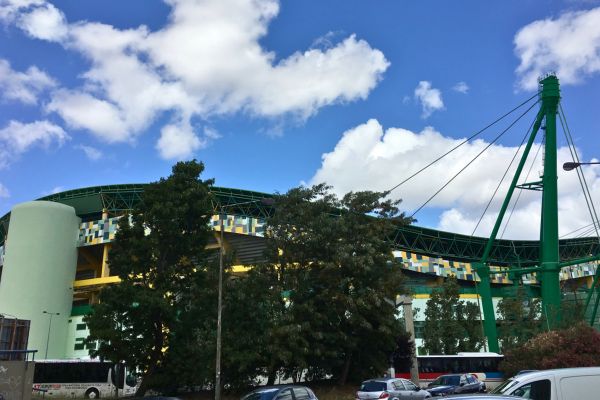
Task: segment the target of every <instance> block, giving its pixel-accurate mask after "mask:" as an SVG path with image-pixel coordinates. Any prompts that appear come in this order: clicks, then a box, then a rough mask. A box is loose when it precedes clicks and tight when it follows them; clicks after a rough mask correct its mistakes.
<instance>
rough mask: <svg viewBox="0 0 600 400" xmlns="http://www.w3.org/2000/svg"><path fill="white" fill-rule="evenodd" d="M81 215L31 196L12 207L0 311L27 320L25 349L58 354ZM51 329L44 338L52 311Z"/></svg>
mask: <svg viewBox="0 0 600 400" xmlns="http://www.w3.org/2000/svg"><path fill="white" fill-rule="evenodd" d="M79 222H80V220H79V218H78V217H77V216H76V215H75V209H73V208H72V207H69V206H66V205H64V204H59V203H53V202H46V201H32V202H28V203H23V204H20V205H18V206H16V207H14V208H13V209H12V211H11V216H10V226H9V231H8V236H7V241H6V254H5V259H4V267H3V276H2V280H1V281H0V312H4V313H7V314H12V315H15V316H17V317H18V318H21V319H26V320H31V327H30V334H29V349H32V350H38V354H37V358H38V359H39V358H45V355H46V350H48V358H61V357H63V352H64V348H65V341H66V337H67V321H68V319H69V317H70V314H71V305H72V299H73V289H72V286H73V280H74V278H75V269H76V266H77V247H76V246H77V235H78V233H79ZM43 311H48V312H51V313H59V315H53V316H52V329H51V331H50V335H49V340H48V328H49V326H50V314H47V313H46V314H45V313H43Z"/></svg>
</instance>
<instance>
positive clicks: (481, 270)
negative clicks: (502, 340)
mask: <svg viewBox="0 0 600 400" xmlns="http://www.w3.org/2000/svg"><path fill="white" fill-rule="evenodd" d="M473 265H474V266H475V272H477V275H478V276H479V280H480V282H481V283H480V286H479V293H480V295H481V306H482V308H483V331H484V334H485V336H486V338H487V341H488V349H489V351H491V352H494V353H499V352H500V346H499V344H498V333H497V331H496V316H495V314H494V302H493V300H492V288H491V285H490V267H489V265H487V264H485V263H473Z"/></svg>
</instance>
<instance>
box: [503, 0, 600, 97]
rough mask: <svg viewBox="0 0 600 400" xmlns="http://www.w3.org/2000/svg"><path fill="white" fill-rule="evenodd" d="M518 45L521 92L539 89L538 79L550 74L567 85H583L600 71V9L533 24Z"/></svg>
mask: <svg viewBox="0 0 600 400" xmlns="http://www.w3.org/2000/svg"><path fill="white" fill-rule="evenodd" d="M514 43H515V53H516V55H517V56H518V57H519V58H520V60H521V62H520V64H519V66H518V67H517V70H516V72H517V75H518V78H519V80H518V86H519V87H520V88H521V89H524V90H535V89H537V85H538V84H537V79H538V78H539V77H540V76H541V75H543V74H545V73H548V72H556V73H557V75H558V77H559V78H560V80H561V83H563V84H575V83H579V82H582V81H583V80H584V79H585V78H586V77H588V76H590V75H593V74H596V73H598V72H600V7H598V8H594V9H591V10H587V11H577V12H567V13H564V14H562V15H561V16H559V17H558V18H556V19H551V18H548V19H543V20H538V21H535V22H532V23H530V24H528V25H526V26H525V27H523V28H522V29H521V30H519V32H517V34H516V35H515V38H514Z"/></svg>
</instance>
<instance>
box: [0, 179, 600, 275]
mask: <svg viewBox="0 0 600 400" xmlns="http://www.w3.org/2000/svg"><path fill="white" fill-rule="evenodd" d="M147 185H148V184H147V183H137V184H120V185H103V186H92V187H87V188H81V189H73V190H67V191H64V192H60V193H55V194H51V195H48V196H44V197H40V198H39V199H36V200H45V201H55V202H59V203H62V204H66V205H70V206H72V207H73V208H75V212H76V213H77V215H79V216H85V215H89V214H95V213H100V212H102V211H103V210H106V211H108V212H109V213H112V214H118V213H121V212H124V211H126V210H129V209H131V208H133V206H134V205H135V204H136V203H137V202H139V201H141V195H142V193H143V191H144V188H145V186H147ZM212 192H213V193H214V194H215V196H216V202H215V204H214V210H215V213H218V212H219V211H220V210H222V208H223V207H227V213H230V214H234V215H240V216H248V217H255V218H265V217H267V216H268V215H270V213H271V212H272V202H271V201H269V199H270V198H272V197H273V194H269V193H262V192H255V191H251V190H243V189H232V188H224V187H218V186H213V187H212ZM9 218H10V213H7V214H6V215H4V216H3V217H2V218H0V245H1V244H3V243H4V237H5V235H6V232H8V223H9ZM393 239H394V242H395V243H396V246H397V247H398V248H399V249H401V250H405V251H409V252H415V253H420V254H426V255H429V256H432V257H440V258H446V259H454V260H464V261H476V260H478V259H480V258H481V255H482V254H483V249H484V248H485V245H486V243H487V240H488V239H487V238H484V237H475V236H468V235H463V234H459V233H452V232H444V231H439V230H436V229H431V228H424V227H419V226H414V225H410V226H403V227H400V228H399V229H398V230H397V231H396V234H395V237H394V238H393ZM598 253H600V244H599V243H598V239H597V238H593V237H592V238H576V239H565V240H561V241H560V256H561V260H565V261H566V260H572V259H577V258H582V257H586V256H589V255H591V254H598ZM538 258H539V241H537V240H510V239H498V240H496V242H495V245H494V248H493V250H492V253H491V255H490V259H489V261H490V262H491V263H494V264H499V265H509V264H511V265H522V266H526V265H532V264H536V263H537V261H538Z"/></svg>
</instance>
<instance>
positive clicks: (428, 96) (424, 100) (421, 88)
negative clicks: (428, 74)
mask: <svg viewBox="0 0 600 400" xmlns="http://www.w3.org/2000/svg"><path fill="white" fill-rule="evenodd" d="M415 99H416V100H417V101H418V102H419V103H421V107H423V114H422V115H421V116H422V117H423V118H429V116H430V115H431V114H433V112H434V111H438V110H443V109H444V101H443V100H442V92H441V91H440V90H439V89H434V88H432V87H431V82H428V81H421V82H419V84H418V85H417V87H416V88H415Z"/></svg>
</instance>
